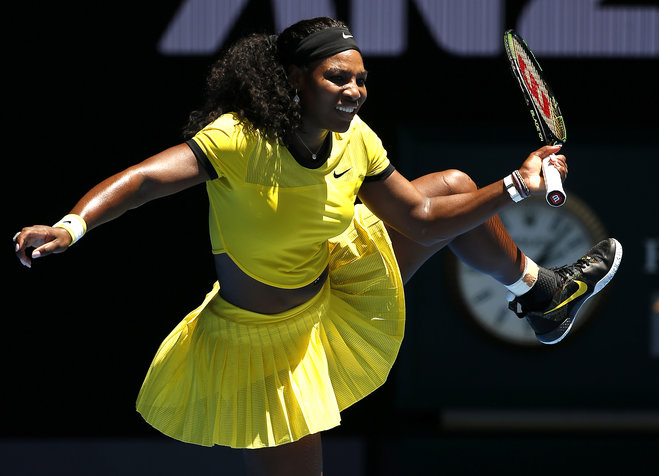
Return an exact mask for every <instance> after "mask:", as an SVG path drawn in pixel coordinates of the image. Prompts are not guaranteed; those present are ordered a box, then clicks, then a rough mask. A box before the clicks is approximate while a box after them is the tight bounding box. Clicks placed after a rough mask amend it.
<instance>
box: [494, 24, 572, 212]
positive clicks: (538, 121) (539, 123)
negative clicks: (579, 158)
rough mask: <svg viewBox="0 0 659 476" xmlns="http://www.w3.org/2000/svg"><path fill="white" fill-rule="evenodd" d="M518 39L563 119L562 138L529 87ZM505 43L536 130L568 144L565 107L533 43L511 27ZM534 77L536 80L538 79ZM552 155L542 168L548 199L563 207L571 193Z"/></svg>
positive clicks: (553, 109)
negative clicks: (555, 165)
mask: <svg viewBox="0 0 659 476" xmlns="http://www.w3.org/2000/svg"><path fill="white" fill-rule="evenodd" d="M515 41H516V42H518V44H519V45H520V47H521V48H522V50H523V51H524V52H525V53H526V57H527V58H528V59H529V60H530V61H531V62H532V65H531V66H532V67H533V68H534V69H535V70H536V74H537V76H538V81H541V82H542V86H543V88H544V90H545V91H547V94H548V97H547V98H546V99H547V100H548V101H550V103H551V105H550V111H551V112H552V114H553V115H554V118H555V120H557V121H559V122H560V128H561V130H562V131H563V136H562V137H557V136H556V134H554V133H553V132H552V130H551V128H550V127H549V125H548V124H547V123H546V121H545V119H544V117H543V115H542V114H541V112H540V106H539V105H538V104H536V101H534V98H533V94H532V92H531V90H530V88H529V84H528V83H527V80H526V78H525V77H524V73H523V71H522V68H521V66H520V64H519V60H518V58H517V53H516V51H515V47H514V45H513V42H515ZM504 46H505V50H506V56H507V57H508V62H509V64H510V69H511V72H512V74H513V76H514V77H515V79H517V82H518V83H519V86H520V89H521V91H522V95H523V97H524V101H525V102H526V106H527V109H528V111H529V113H530V114H531V119H532V121H533V124H534V126H535V129H536V132H537V133H538V138H539V139H540V142H542V143H544V144H547V145H558V144H561V145H562V144H564V143H565V141H566V140H567V134H566V132H565V122H564V120H563V114H562V113H561V110H560V108H559V107H558V102H557V100H556V96H555V95H554V92H553V91H552V89H551V87H550V86H549V83H548V82H547V79H546V78H545V75H544V72H543V70H542V67H541V66H540V63H538V60H537V59H536V57H535V55H534V54H533V52H532V51H531V49H530V48H529V46H528V45H527V44H526V42H525V41H524V39H523V38H522V37H521V36H520V35H519V34H518V33H517V32H516V31H515V30H507V31H506V32H505V33H504ZM525 66H526V65H525ZM533 79H534V80H535V78H533ZM552 157H554V154H552V155H550V156H549V157H547V158H545V159H543V161H542V171H543V176H544V178H545V184H546V188H547V193H546V199H547V203H548V204H549V205H551V206H554V207H560V206H562V205H563V204H564V203H565V200H566V199H567V195H566V194H565V191H564V190H563V184H562V179H561V176H560V173H559V172H558V170H556V168H555V167H553V166H552V165H551V163H550V159H551V158H552Z"/></svg>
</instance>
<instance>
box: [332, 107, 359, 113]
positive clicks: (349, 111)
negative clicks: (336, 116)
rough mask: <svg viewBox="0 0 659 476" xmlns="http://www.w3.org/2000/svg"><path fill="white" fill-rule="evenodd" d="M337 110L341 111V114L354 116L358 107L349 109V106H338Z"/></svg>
mask: <svg viewBox="0 0 659 476" xmlns="http://www.w3.org/2000/svg"><path fill="white" fill-rule="evenodd" d="M336 108H337V109H338V110H339V111H341V112H347V113H349V114H353V113H355V112H356V111H357V108H356V107H348V106H336Z"/></svg>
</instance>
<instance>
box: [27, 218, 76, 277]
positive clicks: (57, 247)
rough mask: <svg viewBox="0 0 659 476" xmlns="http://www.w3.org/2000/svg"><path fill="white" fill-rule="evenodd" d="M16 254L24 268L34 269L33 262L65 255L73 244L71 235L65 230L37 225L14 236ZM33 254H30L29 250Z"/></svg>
mask: <svg viewBox="0 0 659 476" xmlns="http://www.w3.org/2000/svg"><path fill="white" fill-rule="evenodd" d="M14 244H15V248H14V250H15V252H16V256H17V257H18V259H19V260H20V261H21V263H22V264H23V265H24V266H27V267H28V268H31V267H32V260H33V259H36V258H40V257H43V256H47V255H49V254H52V253H63V252H64V251H66V250H67V249H68V248H69V245H70V244H71V235H70V234H69V232H68V231H66V230H65V229H64V228H53V227H52V226H44V225H35V226H30V227H27V228H23V229H22V230H21V231H20V232H18V233H16V235H14ZM30 249H32V250H33V251H32V253H30V254H28V250H30Z"/></svg>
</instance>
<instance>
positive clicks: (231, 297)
mask: <svg viewBox="0 0 659 476" xmlns="http://www.w3.org/2000/svg"><path fill="white" fill-rule="evenodd" d="M215 269H216V270H217V278H218V280H219V282H220V291H219V294H220V296H222V298H223V299H224V300H226V301H228V302H230V303H231V304H233V305H234V306H238V307H240V308H242V309H246V310H248V311H253V312H258V313H261V314H277V313H279V312H284V311H287V310H289V309H292V308H294V307H296V306H299V305H301V304H304V303H305V302H307V301H308V300H310V299H311V298H312V297H314V296H315V295H316V294H318V292H319V291H320V290H321V288H322V287H323V284H324V283H325V281H326V280H327V275H328V269H327V268H325V270H324V271H323V273H322V274H321V275H320V276H319V277H318V279H316V280H315V281H314V282H312V283H310V284H307V285H306V286H303V287H300V288H294V289H284V288H277V287H275V286H270V285H268V284H265V283H262V282H260V281H257V280H256V279H254V278H252V277H251V276H249V275H247V274H246V273H245V272H244V271H243V270H241V269H240V268H239V267H238V266H237V265H236V264H235V263H234V262H233V261H232V260H231V258H230V257H229V256H228V255H227V254H226V253H222V254H217V255H215Z"/></svg>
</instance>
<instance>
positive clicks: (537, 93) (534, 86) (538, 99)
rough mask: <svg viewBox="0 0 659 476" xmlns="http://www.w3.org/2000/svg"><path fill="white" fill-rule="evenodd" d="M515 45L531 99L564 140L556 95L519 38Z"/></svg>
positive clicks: (561, 118)
mask: <svg viewBox="0 0 659 476" xmlns="http://www.w3.org/2000/svg"><path fill="white" fill-rule="evenodd" d="M513 45H514V52H515V58H516V60H517V63H518V65H519V69H520V71H521V72H522V77H523V78H524V82H525V83H526V87H527V88H528V90H529V92H530V93H531V100H532V101H533V102H534V103H535V105H536V106H537V110H538V111H539V113H540V115H541V116H542V119H543V120H544V122H545V124H547V126H548V127H549V129H550V130H551V132H552V134H554V135H555V136H556V137H557V138H559V139H561V140H564V139H565V135H566V134H565V124H564V122H563V116H562V115H561V113H560V110H559V109H558V104H557V103H556V99H555V98H554V95H553V94H552V92H551V90H550V89H549V87H548V86H547V83H545V81H544V80H543V79H542V76H541V75H540V74H539V72H538V70H537V69H536V67H535V60H534V59H532V58H530V57H529V53H528V52H527V50H526V48H524V46H523V45H521V44H520V43H519V42H518V41H517V39H514V40H513Z"/></svg>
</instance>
